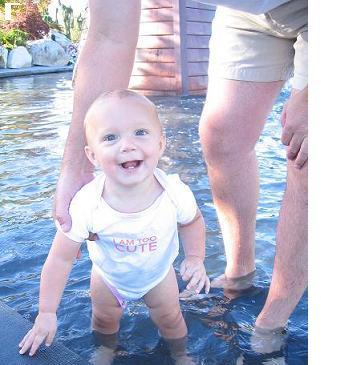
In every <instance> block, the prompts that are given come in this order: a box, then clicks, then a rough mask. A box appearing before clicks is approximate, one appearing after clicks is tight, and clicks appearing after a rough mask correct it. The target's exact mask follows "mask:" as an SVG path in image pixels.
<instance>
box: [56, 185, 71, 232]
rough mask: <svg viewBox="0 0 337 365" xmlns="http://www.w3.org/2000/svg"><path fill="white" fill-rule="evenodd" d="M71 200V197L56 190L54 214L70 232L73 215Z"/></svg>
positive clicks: (65, 230) (63, 227)
mask: <svg viewBox="0 0 337 365" xmlns="http://www.w3.org/2000/svg"><path fill="white" fill-rule="evenodd" d="M70 201H71V199H70V198H69V197H66V196H63V195H62V194H60V193H58V191H57V190H56V195H55V197H54V209H53V216H54V218H55V219H56V220H57V221H58V222H59V224H60V226H61V228H62V230H63V231H64V232H68V231H69V230H70V229H71V217H70V215H69V205H70Z"/></svg>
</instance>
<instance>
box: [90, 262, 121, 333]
mask: <svg viewBox="0 0 337 365" xmlns="http://www.w3.org/2000/svg"><path fill="white" fill-rule="evenodd" d="M90 293H91V303H92V326H93V329H95V330H97V331H100V332H102V333H114V332H117V331H118V329H119V321H120V318H121V317H122V314H123V308H122V307H121V306H120V304H119V302H118V300H117V299H116V297H115V296H114V295H113V294H112V292H111V290H110V289H109V288H108V287H107V285H106V284H105V282H104V281H103V279H102V278H101V276H100V274H98V273H97V271H95V270H94V269H93V270H92V272H91V280H90Z"/></svg>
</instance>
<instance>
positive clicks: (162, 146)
mask: <svg viewBox="0 0 337 365" xmlns="http://www.w3.org/2000/svg"><path fill="white" fill-rule="evenodd" d="M159 148H160V155H162V154H163V153H164V151H165V148H166V136H165V134H164V133H163V134H162V135H161V136H160V140H159Z"/></svg>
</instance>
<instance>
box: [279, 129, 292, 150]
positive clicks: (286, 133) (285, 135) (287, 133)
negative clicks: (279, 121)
mask: <svg viewBox="0 0 337 365" xmlns="http://www.w3.org/2000/svg"><path fill="white" fill-rule="evenodd" d="M293 135H294V132H293V131H292V130H291V129H290V128H289V127H286V126H285V127H284V128H283V130H282V135H281V142H282V143H283V144H284V145H285V146H289V143H290V141H291V139H292V137H293Z"/></svg>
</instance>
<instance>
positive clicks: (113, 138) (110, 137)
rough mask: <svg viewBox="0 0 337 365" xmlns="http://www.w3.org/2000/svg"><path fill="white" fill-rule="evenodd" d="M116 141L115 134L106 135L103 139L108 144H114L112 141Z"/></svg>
mask: <svg viewBox="0 0 337 365" xmlns="http://www.w3.org/2000/svg"><path fill="white" fill-rule="evenodd" d="M117 139H118V136H117V134H107V135H106V136H104V138H103V140H104V141H108V142H114V141H117Z"/></svg>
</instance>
